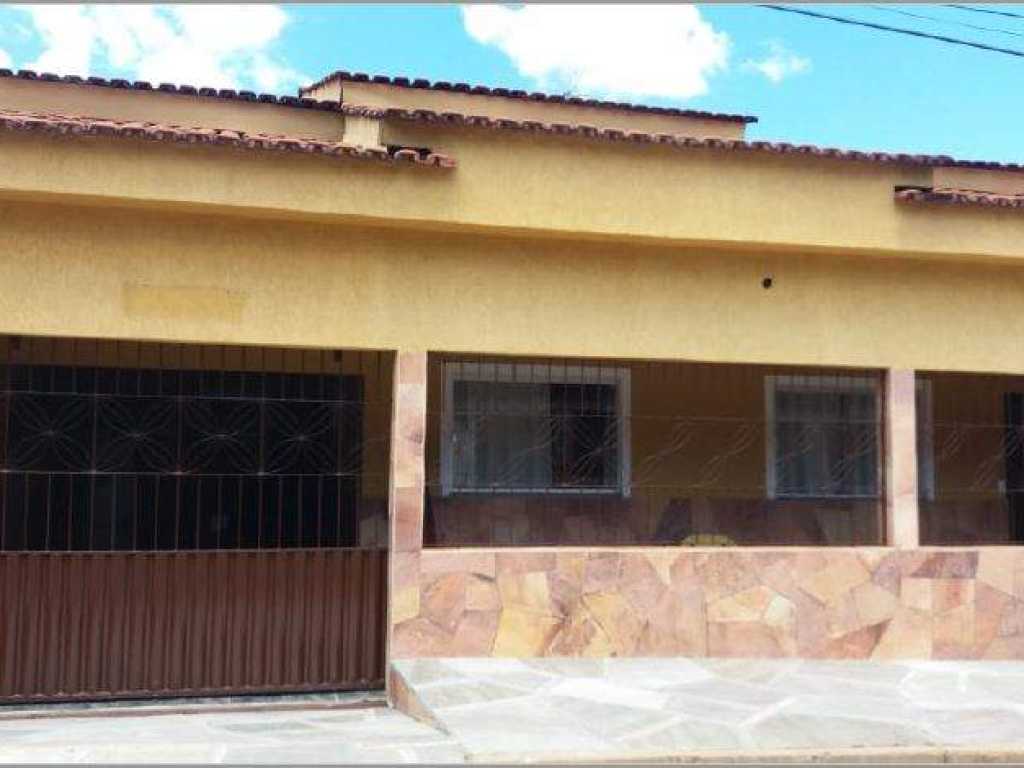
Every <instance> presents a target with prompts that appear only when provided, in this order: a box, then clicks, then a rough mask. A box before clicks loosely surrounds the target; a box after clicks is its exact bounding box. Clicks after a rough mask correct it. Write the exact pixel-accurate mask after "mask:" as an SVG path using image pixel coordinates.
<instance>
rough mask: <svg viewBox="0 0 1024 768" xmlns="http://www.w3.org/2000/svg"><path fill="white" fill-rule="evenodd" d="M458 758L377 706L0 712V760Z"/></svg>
mask: <svg viewBox="0 0 1024 768" xmlns="http://www.w3.org/2000/svg"><path fill="white" fill-rule="evenodd" d="M0 713H2V710H0ZM462 761H463V751H462V749H461V748H460V747H459V746H458V745H457V744H456V742H455V740H454V739H453V738H452V737H450V736H448V735H446V734H443V733H440V732H438V731H436V730H434V729H433V728H431V727H429V726H427V725H424V724H422V723H419V722H417V721H415V720H413V719H412V718H409V717H406V716H405V715H403V714H401V713H400V712H395V711H394V710H389V709H387V708H384V707H373V708H369V709H339V710H329V709H307V710H294V709H286V710H257V711H232V712H223V713H217V712H210V711H209V710H202V711H196V712H189V713H187V714H149V715H137V716H136V715H125V713H124V711H123V709H122V711H119V712H117V713H116V714H114V715H113V716H109V717H103V716H90V717H67V718H64V717H61V718H54V717H46V718H38V719H35V718H33V719H30V718H25V719H10V720H7V719H5V720H0V763H37V762H38V763H236V764H237V763H269V764H276V765H285V764H298V763H306V764H309V763H459V762H462Z"/></svg>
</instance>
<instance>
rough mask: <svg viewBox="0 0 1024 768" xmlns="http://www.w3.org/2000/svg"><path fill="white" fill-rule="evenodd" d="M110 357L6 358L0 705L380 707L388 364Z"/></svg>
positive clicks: (120, 351)
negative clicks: (181, 702)
mask: <svg viewBox="0 0 1024 768" xmlns="http://www.w3.org/2000/svg"><path fill="white" fill-rule="evenodd" d="M111 344H113V343H105V342H81V341H70V340H68V341H62V342H46V341H45V340H38V339H36V340H31V339H22V340H17V339H10V338H0V351H3V352H4V353H5V354H4V357H3V358H0V360H3V361H5V363H4V364H2V365H0V702H22V701H39V700H46V701H52V700H70V699H96V698H114V697H137V696H146V697H148V696H161V695H174V696H181V695H209V694H215V693H253V692H257V691H266V692H271V691H311V690H338V689H346V688H367V687H378V686H381V685H382V684H383V677H384V636H385V616H386V606H387V599H386V583H387V581H386V579H387V569H386V563H387V551H386V549H385V546H386V537H387V533H386V504H385V502H384V499H385V498H386V496H385V493H384V490H385V489H386V487H387V476H386V472H387V469H386V468H387V466H388V462H387V453H388V434H387V427H386V425H387V424H388V422H389V414H390V402H389V399H390V398H389V396H388V395H389V394H390V375H391V366H390V364H389V360H388V356H387V355H386V354H383V353H382V354H377V353H373V354H367V353H348V352H346V353H340V352H318V353H307V352H293V351H290V350H262V349H261V350H234V351H233V350H228V349H226V348H195V347H184V346H172V345H159V346H158V345H124V344H113V346H111ZM90 345H91V346H90ZM236 352H237V356H236V355H235V353H236ZM126 358H127V359H129V360H130V362H131V364H130V365H127V364H125V360H126Z"/></svg>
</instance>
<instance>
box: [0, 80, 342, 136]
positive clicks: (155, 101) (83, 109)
mask: <svg viewBox="0 0 1024 768" xmlns="http://www.w3.org/2000/svg"><path fill="white" fill-rule="evenodd" d="M154 85H158V83H154ZM200 85H202V84H201V83H200ZM0 107H2V108H3V109H9V110H13V111H19V112H42V113H55V114H60V115H80V116H83V117H103V118H108V119H111V120H132V121H136V120H137V121H143V122H150V123H168V124H171V125H183V126H204V127H208V128H232V129H235V130H240V131H246V132H247V133H267V134H288V135H292V136H306V137H310V138H317V139H323V140H325V141H339V140H340V139H341V134H342V127H343V123H344V121H343V118H342V117H341V116H340V115H338V114H337V113H331V112H327V111H320V110H315V109H297V108H295V107H286V106H279V105H276V104H260V103H251V102H245V101H241V100H237V101H236V100H233V99H221V98H215V97H209V96H185V95H181V94H175V93H163V92H160V91H136V90H128V89H124V88H111V87H105V86H94V85H74V84H66V83H52V82H33V81H31V80H21V79H18V78H11V77H0Z"/></svg>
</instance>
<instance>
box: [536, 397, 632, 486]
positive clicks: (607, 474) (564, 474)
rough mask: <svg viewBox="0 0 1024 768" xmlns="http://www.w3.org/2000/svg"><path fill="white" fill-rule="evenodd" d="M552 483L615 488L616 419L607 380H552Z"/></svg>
mask: <svg viewBox="0 0 1024 768" xmlns="http://www.w3.org/2000/svg"><path fill="white" fill-rule="evenodd" d="M551 413H552V425H553V437H554V446H553V449H552V455H553V459H554V467H553V474H554V481H555V485H557V486H562V487H580V488H615V487H617V486H618V484H619V440H618V423H617V420H616V418H615V387H614V385H611V384H552V385H551Z"/></svg>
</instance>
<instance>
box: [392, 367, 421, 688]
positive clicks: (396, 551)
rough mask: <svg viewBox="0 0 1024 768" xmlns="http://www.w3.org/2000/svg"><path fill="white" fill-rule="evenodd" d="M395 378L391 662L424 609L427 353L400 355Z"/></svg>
mask: <svg viewBox="0 0 1024 768" xmlns="http://www.w3.org/2000/svg"><path fill="white" fill-rule="evenodd" d="M394 377H395V380H394V398H393V401H392V406H391V408H392V412H391V482H390V491H389V494H388V524H389V525H388V541H389V546H390V557H389V559H388V635H387V660H388V662H389V663H390V661H391V648H392V634H393V631H394V627H395V625H396V624H398V623H400V622H402V621H405V620H406V619H411V618H414V617H415V616H417V615H418V614H419V610H420V588H419V578H420V550H422V549H423V497H424V489H425V483H426V459H425V451H424V446H425V443H426V417H427V353H426V352H402V351H399V352H397V353H396V355H395V371H394ZM389 677H390V676H389Z"/></svg>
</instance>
